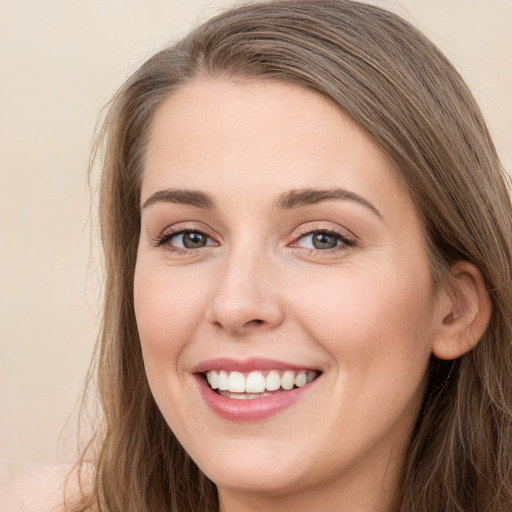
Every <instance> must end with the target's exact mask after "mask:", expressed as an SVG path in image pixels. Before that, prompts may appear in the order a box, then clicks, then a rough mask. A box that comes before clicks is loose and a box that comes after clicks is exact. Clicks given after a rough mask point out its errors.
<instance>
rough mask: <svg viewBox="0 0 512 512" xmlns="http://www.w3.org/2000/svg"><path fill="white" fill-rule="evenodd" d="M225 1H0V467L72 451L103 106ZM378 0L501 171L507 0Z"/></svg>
mask: <svg viewBox="0 0 512 512" xmlns="http://www.w3.org/2000/svg"><path fill="white" fill-rule="evenodd" d="M232 3H233V2H227V1H218V2H213V1H210V2H207V1H205V0H186V1H185V0H183V1H177V0H166V1H164V0H87V1H86V2H84V1H78V0H75V1H71V0H45V1H39V0H0V473H2V471H4V472H6V471H7V468H8V467H10V466H12V465H13V464H14V465H17V464H35V465H44V464H55V463H56V462H58V461H59V460H60V461H61V460H64V459H68V460H70V459H72V458H73V452H72V447H73V446H74V439H75V433H76V421H75V420H76V411H77V409H76V405H77V403H78V400H79V397H80V394H81V390H82V387H83V382H84V378H85V374H86V371H87V367H88V362H89V358H90V355H91V352H92V348H93V345H94V342H95V338H96V332H97V328H98V318H99V305H100V303H101V299H100V293H99V290H100V283H101V271H100V268H99V259H98V243H97V239H96V234H95V229H94V228H91V225H92V224H94V222H91V221H94V218H95V214H94V208H95V202H94V200H93V199H92V197H93V194H91V193H90V191H89V188H88V184H87V165H88V154H89V151H90V147H91V139H92V134H93V131H94V126H95V121H96V119H97V117H98V115H99V113H100V111H101V108H102V106H103V105H105V103H106V102H107V101H108V100H109V99H110V97H111V96H112V95H113V93H114V92H115V90H116V89H117V88H118V87H119V86H120V85H121V83H122V82H123V81H124V79H125V78H126V77H127V76H128V75H129V73H130V71H133V70H134V69H135V68H136V67H137V64H139V63H141V62H142V61H143V60H144V59H145V58H146V57H147V56H149V55H150V54H152V53H153V52H154V51H155V50H156V49H158V48H160V47H162V46H163V45H164V44H165V43H166V42H168V41H170V40H173V39H176V38H178V37H179V36H182V35H184V34H185V33H186V32H187V30H188V29H189V28H190V27H191V26H193V25H194V24H196V23H197V22H198V21H200V20H201V19H204V18H205V17H206V16H207V15H209V14H212V13H214V12H216V10H218V9H219V8H221V7H223V6H226V5H229V4H232ZM239 3H241V2H239ZM374 3H379V4H383V5H387V6H389V7H390V8H391V9H393V10H395V11H397V12H399V13H401V14H402V15H403V16H404V17H406V18H407V19H409V20H410V21H412V22H413V23H414V24H415V25H417V26H418V27H419V28H420V29H421V30H423V31H424V32H425V33H426V34H427V35H428V36H429V37H430V38H431V39H432V40H433V41H434V42H436V43H437V44H438V45H439V46H440V47H441V49H442V50H443V51H444V52H445V53H446V54H447V56H448V57H449V58H450V59H451V60H452V61H453V62H454V64H455V65H456V66H457V68H458V69H459V71H460V72H461V73H462V75H463V76H464V77H465V78H466V80H467V82H468V84H469V86H470V87H471V89H472V90H473V92H474V94H475V96H476V98H477V100H478V101H479V103H480V105H481V107H482V110H483V112H484V115H485V117H486V119H487V120H488V123H489V126H490V128H491V131H492V133H493V135H494V137H495V141H496V144H497V146H498V150H499V153H500V154H501V157H502V160H503V163H504V165H505V167H506V168H507V169H508V170H509V171H510V169H512V136H511V133H512V100H511V92H512V66H511V63H512V1H511V0H486V1H484V0H402V1H401V2H399V3H397V2H391V1H382V2H374ZM91 205H92V206H91ZM91 212H92V213H91ZM91 247H92V249H91ZM65 425H66V426H65ZM58 446H60V448H58ZM70 449H71V451H70Z"/></svg>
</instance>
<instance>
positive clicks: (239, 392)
mask: <svg viewBox="0 0 512 512" xmlns="http://www.w3.org/2000/svg"><path fill="white" fill-rule="evenodd" d="M205 376H206V381H207V383H208V385H209V386H210V388H211V389H212V390H216V392H217V393H218V394H219V395H221V396H223V397H225V398H231V399H235V400H253V399H257V398H265V397H267V396H272V395H273V394H275V393H278V392H282V391H290V390H292V389H294V388H301V387H303V386H305V385H306V384H308V383H309V382H312V381H313V380H315V378H316V377H317V376H318V372H316V371H313V370H305V369H304V370H285V371H278V370H270V371H265V370H260V371H252V372H249V373H243V372H239V371H225V370H220V371H217V370H210V371H208V372H205Z"/></svg>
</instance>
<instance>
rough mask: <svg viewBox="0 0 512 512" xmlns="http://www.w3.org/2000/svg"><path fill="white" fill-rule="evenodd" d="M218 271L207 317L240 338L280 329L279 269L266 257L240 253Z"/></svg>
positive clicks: (281, 312) (245, 252)
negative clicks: (271, 329)
mask: <svg viewBox="0 0 512 512" xmlns="http://www.w3.org/2000/svg"><path fill="white" fill-rule="evenodd" d="M224 265H225V266H224V268H223V269H222V271H221V272H219V276H218V280H217V282H216V288H215V290H214V293H213V297H212V300H211V302H210V304H209V307H208V310H207V315H206V318H207V320H208V321H209V322H211V323H212V324H214V325H215V326H217V327H220V328H223V329H225V330H226V331H228V332H230V333H231V334H234V335H237V336H240V335H244V334H246V333H250V332H253V331H254V330H261V329H269V328H272V327H277V326H278V325H279V324H280V323H281V322H282V321H283V316H284V315H283V313H284V311H283V305H282V304H281V301H280V299H279V290H278V284H277V282H278V276H277V275H276V269H275V268H274V267H273V266H272V264H271V262H269V261H268V259H266V258H265V257H264V256H262V255H261V254H260V255H257V254H250V253H249V252H248V251H243V250H242V251H239V253H238V254H231V255H230V256H229V258H228V259H227V261H225V262H224Z"/></svg>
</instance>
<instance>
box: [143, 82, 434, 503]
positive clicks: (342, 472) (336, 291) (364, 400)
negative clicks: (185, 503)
mask: <svg viewBox="0 0 512 512" xmlns="http://www.w3.org/2000/svg"><path fill="white" fill-rule="evenodd" d="M141 197H142V199H141V204H142V229H141V236H140V244H139V248H138V258H137V266H136V271H135V310H136V316H137V324H138V328H139V332H140V339H141V344H142V350H143V355H144V364H145V368H146V372H147V377H148V380H149V384H150V386H151V389H152V392H153V394H154V397H155V400H156V402H157V403H158V406H159V407H160V410H161V411H162V414H163V415H164V417H165V419H166V421H167V422H168V424H169V426H170V427H171V429H172V430H173V432H174V433H175V435H176V436H177V438H178V439H179V440H180V442H181V443H182V445H183V446H184V448H185V450H186V451H187V452H188V453H189V454H190V455H191V457H192V458H193V459H194V460H195V461H196V463H197V464H198V465H199V467H200V468H201V469H202V470H203V471H204V472H205V473H206V475H207V476H209V477H210V478H211V479H212V480H213V481H214V482H215V483H216V484H217V485H218V487H219V491H220V493H221V497H222V496H223V495H226V496H227V495H228V494H229V493H230V492H236V493H242V494H243V493H251V492H257V493H260V494H261V493H264V492H268V493H274V494H276V493H277V494H279V493H280V494H286V493H288V492H289V493H297V492H298V491H299V490H304V489H313V490H314V491H315V492H320V491H321V490H328V489H338V490H339V489H341V488H343V485H344V484H347V482H351V483H354V482H359V484H358V485H359V494H360V495H361V491H362V490H363V489H366V490H365V491H363V495H364V492H366V493H368V495H372V493H373V494H375V493H376V492H379V485H381V484H382V482H383V481H384V480H385V479H384V475H385V474H386V475H388V477H389V475H392V474H394V470H395V469H396V468H399V467H400V464H401V462H402V460H403V452H404V448H405V446H406V444H407V438H408V435H409V433H410V432H411V429H412V428H413V425H414V423H415V420H416V417H417V414H418V411H419V407H420V403H421V400H422V395H423V390H424V385H425V380H426V369H427V365H428V362H429V358H430V355H431V352H432V345H433V341H434V339H435V338H436V336H437V332H436V325H437V323H438V319H437V316H438V313H436V308H435V305H434V304H433V301H432V281H431V277H430V272H429V265H428V261H427V257H426V253H425V249H424V244H423V237H422V230H421V228H420V225H419V221H418V217H417V215H416V214H415V211H414V208H413V206H412V204H411V201H410V198H409V197H408V194H407V193H406V192H405V191H404V189H403V188H401V186H400V185H398V184H397V181H396V180H395V179H394V175H393V170H392V169H391V166H390V163H389V162H388V160H387V159H386V157H385V156H384V154H383V153H382V151H381V150H380V149H379V148H378V147H377V146H376V145H375V144H374V143H373V142H372V141H371V140H370V139H369V138H368V136H366V135H365V133H364V132H363V131H362V130H361V129H360V128H359V127H358V126H357V125H356V124H355V123H354V122H353V121H352V120H351V119H350V118H349V117H347V115H345V114H344V113H343V112H342V111H340V110H339V109H338V108H336V107H335V106H333V104H331V103H330V102H329V101H328V100H326V99H325V98H324V97H323V96H321V95H319V94H317V93H315V92H313V91H310V90H307V89H304V88H300V87H298V86H294V85H289V84H283V83H279V82H272V81H250V80H233V81H225V82H223V81H209V82H207V81H204V82H198V83H194V84H192V85H188V86H187V87H185V88H184V89H182V90H181V91H179V92H177V93H176V94H174V95H173V96H171V97H170V98H168V99H167V101H166V102H165V103H164V104H163V105H162V107H161V108H160V109H159V111H158V112H157V114H156V117H155V119H154V122H153V125H152V130H151V134H150V139H149V144H148V148H147V160H146V165H145V169H144V174H143V177H142V196H141ZM207 379H208V380H210V381H211V385H209V384H208V382H207ZM212 386H213V387H215V386H217V387H218V389H216V390H214V389H212ZM290 387H291V388H292V389H289V388H290ZM219 388H220V391H219ZM226 388H228V389H226ZM276 388H279V389H276ZM244 389H246V390H248V391H249V392H244V391H243V390H244ZM393 478H394V477H393ZM361 482H363V483H361ZM364 482H366V483H364ZM340 486H341V487H340ZM361 486H362V487H361ZM336 492H338V491H336Z"/></svg>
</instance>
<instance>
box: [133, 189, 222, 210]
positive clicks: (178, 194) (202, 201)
mask: <svg viewBox="0 0 512 512" xmlns="http://www.w3.org/2000/svg"><path fill="white" fill-rule="evenodd" d="M158 202H164V203H178V204H187V205H190V206H195V207H197V208H205V209H212V208H215V202H214V200H213V198H212V197H210V196H209V195H208V194H205V193H204V192H199V191H198V190H186V189H167V190H159V191H158V192H155V193H154V194H152V195H151V196H149V197H148V198H147V199H146V200H145V201H144V203H143V204H142V209H144V208H147V207H148V206H151V205H152V204H155V203H158Z"/></svg>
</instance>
